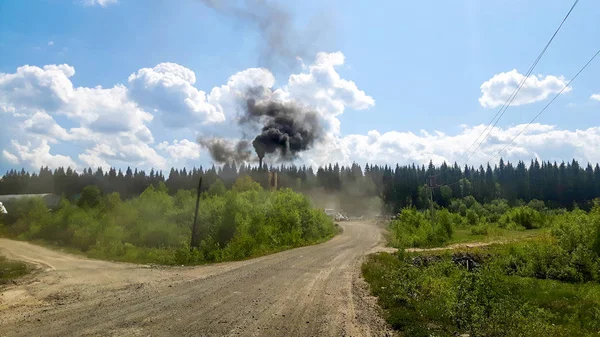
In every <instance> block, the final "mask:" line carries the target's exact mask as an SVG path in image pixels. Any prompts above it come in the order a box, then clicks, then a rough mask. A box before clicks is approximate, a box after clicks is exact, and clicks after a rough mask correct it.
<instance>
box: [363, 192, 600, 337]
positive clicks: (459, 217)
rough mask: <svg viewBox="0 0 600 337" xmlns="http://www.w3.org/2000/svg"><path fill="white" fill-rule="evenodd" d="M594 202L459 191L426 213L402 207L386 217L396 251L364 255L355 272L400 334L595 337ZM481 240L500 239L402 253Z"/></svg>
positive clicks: (598, 215) (599, 249) (599, 303)
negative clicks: (584, 206)
mask: <svg viewBox="0 0 600 337" xmlns="http://www.w3.org/2000/svg"><path fill="white" fill-rule="evenodd" d="M593 204H594V206H593V207H592V208H591V210H589V211H584V210H580V209H577V208H575V209H573V210H572V211H567V210H549V209H547V208H546V207H544V204H543V202H539V201H534V202H530V203H528V204H527V205H523V204H522V203H521V204H520V205H515V206H514V207H509V206H508V204H507V203H505V201H503V200H494V201H493V202H491V203H489V204H486V205H479V204H478V203H476V202H473V201H472V200H470V198H466V200H465V199H462V200H454V201H453V202H452V204H451V205H449V207H448V209H438V210H436V211H435V213H434V214H433V216H432V215H431V214H429V212H428V211H427V212H419V211H417V210H416V209H404V210H402V212H401V213H400V214H399V215H398V217H397V219H396V220H394V221H392V222H391V223H390V233H391V235H390V243H391V244H392V245H393V246H396V247H398V248H400V250H399V251H398V253H396V254H387V253H381V254H378V255H372V256H370V257H369V258H368V260H367V262H366V263H365V264H364V265H363V275H364V277H365V279H366V280H367V281H368V282H369V283H370V284H371V289H372V292H373V293H374V295H376V296H377V297H378V298H379V301H380V304H381V305H382V307H383V308H384V309H385V310H386V315H387V319H388V321H389V323H390V324H391V325H392V326H393V327H394V328H395V329H397V330H400V331H402V333H403V335H404V336H453V335H455V334H469V335H470V336H591V335H597V334H598V332H599V331H600V200H598V199H597V200H596V201H595V202H594V203H593ZM491 238H493V239H491ZM472 239H474V240H472ZM485 240H489V241H495V242H501V243H497V244H492V245H489V246H486V247H474V248H468V249H466V248H461V249H458V250H438V251H421V252H406V251H405V250H404V248H409V247H439V246H445V245H448V244H451V243H457V242H472V241H485Z"/></svg>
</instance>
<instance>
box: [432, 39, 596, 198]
mask: <svg viewBox="0 0 600 337" xmlns="http://www.w3.org/2000/svg"><path fill="white" fill-rule="evenodd" d="M598 55H600V49H598V51H596V53H595V54H594V55H593V56H592V57H591V58H590V59H589V60H588V61H587V62H586V63H585V64H584V65H583V67H581V68H580V69H579V71H578V72H577V73H576V74H575V76H573V77H572V78H571V79H570V80H569V82H567V84H566V85H565V86H564V87H563V88H562V89H561V90H560V91H559V92H558V93H557V94H556V95H555V96H554V97H553V98H552V99H551V100H550V102H548V104H546V106H544V108H542V109H541V110H540V112H538V113H537V114H536V115H535V116H534V117H533V118H532V119H531V121H529V123H527V125H525V127H524V128H523V129H521V131H519V133H517V134H516V135H515V136H514V137H513V138H512V139H511V141H510V142H508V144H506V145H505V146H504V147H503V148H502V149H501V150H500V151H498V152H496V154H494V156H493V157H492V158H491V159H490V160H488V162H487V164H488V165H489V163H490V161H492V160H493V159H494V158H496V157H498V155H499V154H500V153H502V152H503V151H504V150H506V149H507V148H508V147H509V146H510V145H511V144H512V143H514V141H515V140H516V139H517V138H518V137H519V136H520V135H521V134H523V132H525V130H527V129H528V128H529V127H530V126H531V124H533V122H535V121H536V120H537V119H538V117H540V115H541V114H543V113H544V111H546V110H547V109H548V107H549V106H550V105H552V103H554V101H555V100H556V99H557V98H558V97H559V96H560V95H561V94H562V93H563V92H564V91H565V90H566V89H567V88H568V87H569V86H570V85H571V83H573V81H575V79H576V78H577V77H578V76H579V75H580V74H581V73H582V72H583V71H584V70H585V69H586V68H587V67H588V66H589V65H590V63H592V61H594V59H595V58H596V57H598ZM459 182H460V180H459V181H456V182H453V183H451V184H439V185H436V186H435V187H440V186H451V185H455V184H458V183H459Z"/></svg>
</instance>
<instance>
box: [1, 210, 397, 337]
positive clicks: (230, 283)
mask: <svg viewBox="0 0 600 337" xmlns="http://www.w3.org/2000/svg"><path fill="white" fill-rule="evenodd" d="M340 225H341V226H342V227H343V229H344V231H343V233H342V234H340V235H338V236H336V237H334V238H333V239H331V240H330V241H328V242H325V243H322V244H319V245H316V246H309V247H302V248H297V249H293V250H288V251H284V252H281V253H277V254H272V255H268V256H263V257H260V258H256V259H252V260H247V261H238V262H228V263H219V264H214V265H207V266H198V267H160V266H146V265H135V264H127V263H112V262H106V261H98V260H91V259H86V258H83V257H80V256H74V255H70V254H66V253H62V252H57V251H53V250H49V249H47V248H43V247H39V246H36V245H32V244H29V243H26V242H20V241H12V240H7V239H0V250H1V251H2V253H3V254H5V255H6V256H7V257H9V258H12V259H17V260H23V261H26V262H29V263H33V264H36V265H37V266H38V272H36V273H34V274H32V275H30V276H27V277H25V278H24V279H22V280H21V281H19V283H18V284H16V285H11V286H9V287H4V288H2V289H0V336H302V337H304V336H392V335H393V333H392V331H391V330H390V329H389V327H388V326H387V325H386V323H385V321H384V320H383V319H382V318H381V315H380V309H379V308H378V306H377V304H376V299H375V298H374V297H372V296H370V295H369V289H368V285H367V284H366V282H364V280H363V279H362V278H361V277H360V263H361V262H362V260H363V258H364V256H365V255H366V254H368V253H370V252H374V251H378V250H379V249H380V247H381V244H382V241H383V237H382V235H381V231H380V228H379V227H377V226H376V225H374V224H373V223H370V222H367V221H348V222H343V223H341V224H340Z"/></svg>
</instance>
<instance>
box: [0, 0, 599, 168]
mask: <svg viewBox="0 0 600 337" xmlns="http://www.w3.org/2000/svg"><path fill="white" fill-rule="evenodd" d="M86 1H88V2H87V3H85V1H83V0H75V1H74V0H62V1H59V0H37V1H33V0H32V1H4V2H0V55H2V56H1V58H2V62H0V73H2V75H4V76H5V78H4V82H2V80H1V79H0V108H1V105H4V107H5V109H0V116H3V117H2V118H3V119H4V120H5V121H6V123H4V125H3V126H1V127H0V132H1V133H2V134H1V135H0V149H2V152H3V153H2V155H1V156H0V172H4V171H6V170H7V169H9V168H17V167H18V168H20V167H25V168H26V169H35V168H36V167H39V166H40V165H50V166H57V165H64V164H65V163H66V164H69V165H73V166H76V167H85V166H87V165H91V164H93V165H100V166H118V167H126V166H128V165H131V166H141V167H149V166H163V167H164V168H168V167H170V166H171V165H176V166H193V165H200V164H204V165H207V164H209V163H212V161H211V159H210V157H209V156H208V153H207V152H206V151H205V150H204V149H202V148H201V147H199V146H197V143H196V142H195V139H196V137H197V135H198V134H211V135H219V136H223V137H229V138H235V137H239V130H235V127H234V125H235V123H234V122H232V116H233V114H234V112H232V111H230V110H231V109H229V110H228V109H227V106H228V104H230V103H231V104H230V105H231V106H233V101H232V102H224V101H218V102H217V103H214V104H215V106H217V108H216V109H217V110H219V109H221V110H223V111H222V113H223V115H224V119H223V120H219V121H216V120H215V119H214V118H217V119H219V118H218V117H214V116H217V115H218V113H217V112H215V115H210V112H206V111H208V110H203V109H213V108H212V107H210V108H208V107H207V108H194V109H195V110H194V109H192V110H190V115H189V116H190V118H193V119H195V120H193V121H192V120H190V123H186V125H185V126H179V127H177V128H173V127H172V126H169V125H166V124H165V123H163V122H161V121H164V120H166V119H167V118H168V116H169V114H171V113H174V112H173V111H171V110H169V109H168V108H167V106H166V105H165V104H163V103H165V102H169V105H168V107H173V106H176V105H177V104H183V103H182V102H178V101H177V100H178V99H179V100H181V98H182V97H184V98H185V97H188V96H186V95H188V94H189V95H192V96H190V97H195V98H194V99H199V98H198V96H197V95H196V94H197V93H196V91H198V90H200V91H203V92H205V93H206V95H209V93H210V92H211V90H212V89H213V88H214V87H220V86H225V85H226V84H227V83H228V80H229V79H230V77H231V76H232V75H234V74H236V73H239V72H242V71H244V70H247V69H252V68H257V67H262V66H268V64H266V63H265V62H264V60H263V59H262V54H261V49H260V48H261V43H262V42H263V40H262V39H261V36H260V34H259V33H258V31H257V30H256V29H253V28H252V27H250V26H248V25H246V24H244V23H242V22H239V20H236V19H235V18H233V17H231V16H228V15H226V14H225V13H223V12H221V13H219V12H217V11H215V10H213V9H211V8H209V7H207V6H205V4H204V3H203V2H202V1H200V0H180V1H158V0H157V1H141V0H137V1H136V0H118V1H114V0H113V1H106V0H105V1H106V2H104V1H90V0H86ZM233 2H235V1H233ZM233 2H232V1H226V3H233ZM238 3H239V1H238ZM278 4H279V6H282V7H283V8H285V9H286V11H287V12H288V13H290V15H291V16H292V17H293V20H294V25H295V26H297V27H298V30H299V31H301V30H303V28H304V27H306V25H307V24H308V25H309V27H317V28H315V29H313V30H319V31H320V32H318V33H314V32H313V33H311V34H307V35H306V36H305V37H306V39H307V40H308V41H310V42H311V43H310V45H307V46H306V48H305V51H306V52H307V54H308V53H310V56H308V55H307V56H303V62H304V64H305V67H304V68H303V67H302V66H301V64H300V62H298V63H297V64H296V66H295V67H292V68H286V67H275V68H272V69H270V72H269V73H270V74H272V76H273V77H274V84H273V86H272V89H273V91H276V90H277V89H278V88H284V89H285V87H286V86H288V87H289V88H287V89H285V90H284V91H286V90H287V91H286V92H288V91H289V95H288V96H286V97H291V98H293V99H296V100H304V101H303V103H306V104H308V105H314V106H315V109H317V110H319V113H321V114H322V116H323V118H324V120H325V121H326V125H328V128H327V137H325V140H324V141H323V143H322V144H317V145H316V146H315V148H314V149H313V150H311V151H310V152H308V153H306V154H303V155H302V156H301V157H300V159H298V162H306V163H309V164H313V165H319V164H323V163H325V162H328V161H330V160H332V161H338V162H342V163H349V162H352V161H357V162H359V163H361V164H364V162H380V163H385V162H387V163H390V164H392V163H396V162H399V163H409V162H418V163H421V162H428V161H429V160H430V159H432V160H434V161H436V162H440V161H443V160H446V161H450V162H454V161H459V159H461V158H460V154H461V153H462V152H463V151H464V150H466V148H467V147H468V146H469V145H470V144H471V143H472V142H473V141H474V140H475V137H476V136H477V135H478V134H479V133H480V132H481V131H482V129H483V127H484V126H485V124H487V123H488V122H489V121H490V119H491V118H492V117H493V116H494V114H495V113H496V111H497V110H498V108H499V106H498V104H497V103H494V102H496V101H498V100H502V98H503V97H505V96H506V94H504V96H503V94H502V92H503V91H502V90H505V91H506V90H508V91H510V88H511V87H510V83H512V82H510V80H514V79H515V78H517V79H518V77H516V76H518V75H519V74H524V73H525V72H526V71H527V69H528V68H529V66H530V65H531V63H532V62H533V60H534V59H535V57H536V56H537V54H538V53H539V51H540V50H541V49H542V48H543V46H544V45H545V43H546V42H547V40H548V39H549V37H550V36H551V34H552V33H553V32H554V30H555V29H556V27H557V26H558V24H559V23H560V21H561V20H562V18H563V17H564V15H565V14H566V12H567V11H568V9H569V8H570V6H571V5H572V2H571V1H558V0H552V1H549V0H546V1H527V2H524V1H518V0H505V1H496V0H493V1H475V0H468V1H466V0H465V1H451V2H450V1H414V2H403V1H380V2H378V3H377V5H370V4H368V3H367V2H365V1H336V0H328V1H312V0H311V1H304V2H299V3H296V4H293V5H291V4H286V3H284V2H280V3H278ZM599 16H600V3H599V2H597V1H589V0H582V1H580V3H579V4H578V5H577V7H576V8H575V9H574V11H573V13H572V14H571V16H570V17H569V19H568V20H567V22H566V23H565V25H564V26H563V28H562V30H561V31H560V32H559V34H558V35H557V37H556V39H555V40H554V42H553V44H552V45H551V46H550V48H549V49H548V51H547V53H546V54H545V55H544V57H543V58H542V60H541V61H540V63H539V64H538V66H537V67H536V69H535V71H534V74H535V75H541V76H538V77H537V79H539V81H534V82H531V86H530V88H529V90H524V91H523V96H522V97H521V96H518V97H517V99H516V100H515V102H519V101H521V103H520V104H519V105H518V106H511V107H510V108H509V109H508V110H507V112H506V114H505V115H504V117H503V118H502V120H501V121H500V122H499V123H498V125H497V126H498V127H499V129H498V130H495V131H494V133H493V135H496V137H497V139H494V137H492V138H491V139H490V140H489V141H488V142H485V143H484V144H482V147H481V151H482V153H481V154H480V153H476V154H475V155H474V156H473V162H472V164H473V165H478V164H480V163H485V162H486V161H487V160H489V158H490V154H493V153H495V152H496V151H497V150H498V149H499V148H498V144H500V145H502V144H505V143H506V142H507V140H509V139H510V138H511V136H512V135H515V134H516V132H518V130H519V129H520V128H519V126H520V125H521V124H523V123H527V122H528V121H529V120H530V119H531V118H532V117H533V116H534V115H535V114H536V113H537V112H538V111H539V110H540V109H541V108H542V107H543V106H544V105H545V104H547V102H548V101H549V100H550V99H551V98H552V97H553V96H554V95H555V94H556V93H557V88H560V85H564V83H565V82H566V81H568V79H570V78H571V77H572V76H573V75H574V74H575V73H576V72H577V70H578V69H579V68H580V67H581V66H582V65H583V64H584V63H585V62H586V61H587V60H588V59H589V58H590V57H591V56H592V55H593V54H594V53H595V52H596V50H597V48H600V45H598V43H594V41H597V32H598V31H600V21H599V20H597V18H598V17H599ZM311 20H312V21H311ZM295 42H296V41H290V42H288V43H290V44H293V43H295ZM301 42H302V43H303V42H304V41H298V43H301ZM317 52H322V53H336V52H338V53H339V54H341V55H343V64H340V62H337V61H336V62H334V65H330V63H327V62H329V61H323V62H325V63H319V61H318V57H317V55H316V53H317ZM323 55H325V54H323ZM161 63H165V64H167V63H168V64H170V65H171V66H169V67H163V68H164V69H167V70H164V69H163V68H161V69H163V70H158V69H155V67H157V65H159V64H161ZM61 64H67V65H68V66H70V67H72V68H74V71H75V73H74V75H72V76H66V77H65V79H66V78H68V80H70V82H71V84H72V87H74V88H94V87H96V86H102V88H105V89H106V88H113V87H114V86H115V85H123V86H124V89H123V92H122V95H123V97H121V98H120V100H117V101H119V102H121V104H123V106H124V107H123V108H122V110H121V108H119V107H118V106H116V107H115V106H111V107H110V109H113V110H114V111H112V110H111V111H112V112H107V111H106V110H104V109H106V106H107V104H104V103H101V104H100V103H99V104H96V105H93V104H92V103H90V102H91V101H96V99H94V98H92V97H90V96H79V98H74V97H75V96H74V95H80V94H81V95H84V94H83V93H82V91H81V92H78V93H74V94H69V95H68V96H69V97H70V98H69V99H66V98H65V99H63V100H62V101H61V102H62V103H61V104H63V103H64V104H66V105H65V106H62V105H61V106H58V107H57V106H56V105H52V104H50V103H48V102H50V101H51V98H52V97H56V95H57V93H56V92H53V91H52V90H54V89H52V90H50V91H48V92H46V91H42V92H40V91H36V90H35V89H36V86H39V85H41V86H42V87H43V86H44V83H45V82H44V79H46V80H47V78H48V77H46V75H44V74H42V73H41V72H39V71H37V70H32V69H29V70H31V72H30V73H28V74H29V75H24V74H21V75H23V80H19V78H20V77H19V76H16V75H19V72H18V71H17V68H19V67H22V66H24V65H29V66H34V67H38V68H40V70H41V69H44V66H47V65H61ZM332 64H333V63H332ZM174 65H177V66H178V67H183V68H184V69H186V71H191V72H193V74H194V75H195V82H194V81H192V82H193V83H191V85H187V84H185V85H181V86H178V88H180V89H181V90H183V91H182V92H175V91H173V90H161V91H160V92H159V91H153V92H145V93H143V92H142V91H143V90H142V89H143V88H146V85H147V83H148V82H143V81H150V78H155V77H152V76H150V75H148V76H146V75H147V74H146V73H144V76H141V75H140V77H139V78H138V80H139V82H138V86H137V87H136V88H137V89H136V91H134V88H133V84H134V83H133V82H130V81H129V76H130V75H132V74H136V73H138V71H139V70H140V69H143V68H146V69H149V70H150V69H154V71H152V74H154V75H156V74H161V75H160V76H162V75H164V74H166V73H169V74H180V73H181V69H180V68H178V67H175V66H174ZM311 67H314V68H311ZM311 69H313V70H314V71H312V72H311ZM513 69H516V73H510V72H511V71H512V70H513ZM68 72H69V71H67V73H68ZM334 73H335V75H334V78H338V79H339V81H341V82H339V81H338V82H331V81H330V82H327V83H322V82H319V78H320V77H319V76H318V75H319V74H326V75H327V76H331V75H332V74H334ZM503 73H504V75H502V74H503ZM599 73H600V60H596V61H595V62H594V63H592V64H591V65H590V67H589V68H588V69H587V70H586V71H585V72H584V73H582V75H581V76H580V77H579V78H578V79H577V80H576V82H575V83H574V84H573V86H572V90H568V92H565V93H564V94H562V95H561V97H560V98H559V99H557V100H556V102H555V103H554V104H553V105H552V106H551V107H550V108H549V109H548V110H547V111H546V112H545V113H544V114H543V115H542V116H541V118H540V119H539V120H538V121H537V122H538V123H539V124H536V125H535V126H534V127H533V128H532V129H531V132H526V133H525V134H524V135H523V138H521V139H522V140H521V139H520V141H517V142H515V147H514V148H511V149H512V152H511V151H509V152H507V153H505V154H503V156H504V157H507V158H509V159H527V160H529V159H532V158H534V157H537V158H540V159H542V160H562V159H565V160H568V159H571V158H573V157H575V158H577V159H580V160H582V161H584V162H588V161H589V162H597V161H600V150H597V149H585V147H590V146H589V145H590V142H592V143H593V142H595V141H597V142H598V143H597V144H600V129H599V128H600V116H599V115H598V113H599V108H600V101H598V100H595V99H592V97H594V96H592V95H594V94H598V93H600V84H599V82H598V74H599ZM11 74H15V76H16V77H15V76H13V77H10V79H9V77H8V76H9V75H11ZM31 74H33V75H31ZM57 74H58V75H57ZM186 74H187V72H186ZM291 74H308V75H310V76H313V77H312V78H311V81H313V82H310V81H309V82H310V83H314V84H315V87H319V88H321V89H323V90H324V91H325V92H328V90H327V88H326V87H325V85H326V84H327V85H331V86H332V87H333V88H338V89H336V90H342V91H343V92H342V93H340V94H337V95H336V96H335V97H333V96H332V97H330V98H328V99H327V101H326V102H325V103H324V101H323V100H314V96H315V94H316V93H317V92H319V91H318V90H316V89H315V90H311V89H310V88H308V87H307V86H308V85H309V84H310V83H309V84H306V85H305V86H302V88H300V87H298V88H293V86H292V85H291V84H290V83H291V82H290V81H289V78H288V77H289V76H290V75H291ZM496 75H500V76H499V77H496V80H495V81H492V82H493V83H492V82H490V86H489V88H490V89H489V90H490V91H489V92H488V94H489V95H488V96H487V97H488V98H485V97H486V95H485V94H484V93H483V92H482V85H483V84H484V83H485V82H486V81H491V80H492V79H493V78H494V76H496ZM32 76H33V77H32ZM36 76H37V77H36ZM47 76H50V77H52V76H59V77H60V78H61V80H58V82H57V83H63V84H64V81H63V82H61V81H62V77H61V76H62V73H56V72H53V73H52V74H50V73H49V74H47ZM165 76H166V75H165ZM169 76H171V75H169ZM169 76H167V77H161V78H163V79H164V78H171V77H169ZM240 76H241V75H240ZM260 76H267V75H264V74H262V75H260ZM336 76H337V77H336ZM546 76H551V78H549V77H546ZM267 77H268V76H267ZM563 77H564V78H563ZM0 78H1V77H0ZM15 78H16V79H15ZM32 78H33V79H32ZM57 78H58V77H57ZM136 78H137V77H136ZM328 78H329V77H328ZM27 81H32V82H27ZM240 81H242V82H244V81H243V80H240ZM266 81H267V83H270V82H269V81H268V80H266ZM350 81H351V82H353V83H354V84H355V86H354V87H351V86H348V83H350ZM507 81H508V82H507ZM23 83H25V84H23ZM160 83H161V84H160V85H164V83H165V82H160ZM186 83H187V82H186ZM261 83H262V82H261ZM340 83H341V84H340ZM507 83H508V84H507ZM491 84H493V85H491ZM160 85H159V86H160ZM17 87H18V88H20V89H19V90H21V89H22V90H32V93H31V95H32V96H31V97H34V98H30V99H28V100H23V99H19V98H18V97H17V98H15V97H14V95H13V94H14V92H15V91H16V89H15V88H17ZM340 87H343V88H342V89H339V88H340ZM44 88H46V87H44ZM190 88H194V89H190ZM163 89H164V87H163ZM190 90H192V91H190ZM340 92H341V91H340ZM361 92H362V94H360V93H361ZM11 93H13V94H11ZM162 94H164V95H165V96H164V97H160V100H159V95H162ZM43 95H49V96H48V98H47V99H44V98H43V97H41V96H43ZM99 95H103V94H99ZM111 95H112V94H111ZM182 95H183V96H182ZM361 95H362V96H361ZM109 96H110V95H109ZM28 97H29V96H28ZM94 97H96V96H94ZM103 97H104V96H103ZM111 97H112V96H111ZM130 97H131V99H130ZM340 97H341V98H340ZM344 97H351V99H347V98H344ZM482 97H483V100H484V103H482ZM491 98H494V99H495V100H491V101H490V100H489V99H491ZM232 99H233V98H232ZM35 100H40V102H37V103H35V104H33V103H32V101H35ZM207 100H208V101H210V100H211V99H210V98H207ZM67 101H68V102H67ZM75 101H76V103H73V102H75ZM112 102H113V103H114V100H112ZM142 102H145V103H142ZM215 102H216V101H215ZM485 102H487V103H485ZM44 104H47V105H44ZM73 104H77V108H73V106H74V105H73ZM114 104H117V103H114ZM114 104H113V105H114ZM211 104H212V103H211ZM177 106H179V105H177ZM219 107H220V108H219ZM69 109H73V111H75V110H77V111H78V112H73V113H65V111H66V110H69ZM184 109H185V108H184ZM134 110H135V111H134ZM3 111H4V112H3ZM90 111H93V114H92V115H93V116H92V117H90V116H89V115H86V114H88V113H91V112H90ZM118 111H121V112H118ZM211 111H212V110H211ZM36 113H37V114H38V115H37V117H36V118H34V116H35V115H36ZM131 115H135V116H137V117H135V118H134V117H131V119H128V120H127V121H126V122H125V121H123V123H124V126H119V127H118V128H117V129H118V132H123V133H122V134H119V135H120V136H122V140H121V141H119V142H118V144H116V143H114V140H115V138H114V135H115V134H116V133H115V132H116V131H115V130H111V132H109V133H108V134H107V132H106V129H105V128H104V129H103V128H97V127H95V126H94V125H99V124H98V123H100V122H98V123H93V122H91V121H92V120H93V121H96V120H97V121H100V119H102V118H106V120H105V121H104V122H102V123H104V124H106V125H111V128H112V121H114V120H115V118H116V119H117V120H119V122H120V121H121V120H120V118H119V116H123V118H130V117H129V116H131ZM48 116H49V117H48ZM161 116H162V117H165V118H162V117H161ZM185 116H187V115H185ZM209 116H213V117H214V118H213V121H212V122H210V123H206V120H209V119H210V118H211V117H209ZM196 119H197V120H196ZM136 123H137V124H136ZM336 123H338V124H339V127H337V128H336V127H335V125H336ZM104 124H103V125H104ZM53 125H56V126H57V127H58V128H59V129H56V128H54V127H53ZM482 125H483V126H482ZM36 126H38V127H36ZM142 126H143V128H142ZM142 129H143V130H142ZM49 130H55V131H56V130H59V131H56V132H50V131H49ZM60 130H63V131H64V132H63V131H60ZM140 130H142V131H140ZM421 130H423V131H424V132H423V131H421ZM578 130H579V131H578ZM436 131H437V132H438V133H436ZM125 133H128V134H125ZM141 133H144V136H139V135H140V134H141ZM133 134H137V136H132V135H133ZM148 134H150V137H149V136H148ZM128 140H129V141H131V144H127V141H128ZM184 140H185V141H186V142H183V141H184ZM161 144H162V145H161ZM500 148H501V147H500ZM511 149H509V150H511ZM82 154H83V155H84V156H83V157H81V155H82ZM67 158H68V159H67Z"/></svg>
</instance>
